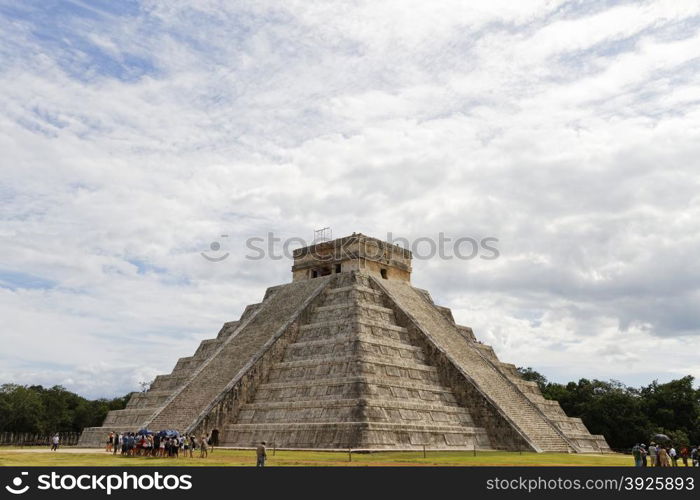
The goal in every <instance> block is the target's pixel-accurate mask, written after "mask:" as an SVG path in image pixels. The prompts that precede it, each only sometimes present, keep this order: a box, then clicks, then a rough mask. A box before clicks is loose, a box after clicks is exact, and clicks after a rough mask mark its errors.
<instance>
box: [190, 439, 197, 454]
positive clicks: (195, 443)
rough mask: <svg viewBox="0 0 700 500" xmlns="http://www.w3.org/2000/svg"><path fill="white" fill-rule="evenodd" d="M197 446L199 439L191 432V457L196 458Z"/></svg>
mask: <svg viewBox="0 0 700 500" xmlns="http://www.w3.org/2000/svg"><path fill="white" fill-rule="evenodd" d="M196 447H197V439H196V438H195V437H194V434H190V458H194V456H193V453H194V449H195V448H196Z"/></svg>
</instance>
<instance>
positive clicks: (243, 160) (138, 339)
mask: <svg viewBox="0 0 700 500" xmlns="http://www.w3.org/2000/svg"><path fill="white" fill-rule="evenodd" d="M80 5H81V4H79V3H66V4H64V5H63V6H62V7H59V8H57V9H58V10H56V11H53V12H48V11H47V10H46V9H47V8H46V7H44V6H42V5H40V4H39V5H32V4H23V5H21V6H14V7H11V8H10V7H8V8H6V9H4V11H3V12H4V16H5V17H6V18H7V20H8V21H9V22H7V23H5V25H4V26H5V27H4V28H3V32H2V39H1V41H0V62H2V66H1V67H2V70H1V71H0V85H2V90H3V92H2V93H1V94H0V111H1V113H0V130H1V131H2V133H0V148H1V149H2V151H3V159H2V160H0V169H1V172H2V178H1V179H0V200H1V201H2V208H3V210H2V214H1V215H0V251H1V254H2V262H1V263H0V278H2V276H3V275H2V273H3V272H4V273H5V274H7V273H8V272H11V273H13V274H12V276H10V277H9V278H8V277H5V278H2V279H0V284H3V288H0V312H1V315H2V318H3V326H2V338H3V340H4V341H5V343H7V344H8V345H12V351H11V352H12V354H11V355H7V354H6V355H5V357H4V358H3V363H2V365H3V369H2V372H0V378H1V379H2V380H11V381H15V382H26V383H32V382H41V383H45V384H50V383H52V381H56V382H62V383H65V384H67V385H68V386H70V387H71V388H74V389H76V390H80V391H81V392H83V393H85V394H89V395H113V394H118V393H123V392H125V391H127V390H134V389H138V386H137V382H138V381H139V380H141V379H143V378H145V377H149V376H150V375H151V374H153V373H156V372H163V371H168V370H169V369H170V368H171V367H172V366H173V365H174V363H175V361H176V359H177V357H179V356H186V355H189V354H191V353H192V352H193V351H194V348H195V347H196V344H197V342H198V341H199V340H200V339H202V338H206V337H212V336H214V335H215V334H216V332H217V331H218V328H219V326H220V325H221V323H223V322H224V321H229V320H232V319H236V318H237V316H238V315H239V314H240V312H242V309H243V307H244V306H245V304H247V303H251V302H257V301H259V300H260V299H261V298H262V295H263V293H264V289H265V287H266V286H270V285H274V284H278V283H281V282H285V281H288V280H289V266H290V262H289V261H287V260H265V261H247V260H245V258H244V255H245V254H246V253H247V250H246V249H245V247H244V244H243V242H244V240H245V239H246V238H247V237H250V236H265V235H266V234H267V233H268V232H270V231H272V232H275V233H276V234H278V235H279V236H281V237H291V236H302V237H306V238H307V239H308V238H310V236H311V230H312V229H313V228H314V227H321V226H325V225H331V226H333V229H334V234H335V235H336V236H338V235H343V234H349V233H351V232H353V231H361V232H364V233H367V234H373V235H376V236H379V237H383V236H384V235H386V234H387V233H388V232H391V233H393V234H394V235H396V236H405V237H408V238H410V239H415V238H417V237H419V236H424V235H432V236H437V232H439V231H443V232H445V233H446V234H448V235H451V236H453V237H459V236H463V235H469V236H477V237H478V236H488V235H491V236H496V237H498V238H499V239H500V243H499V248H500V250H501V258H500V259H498V260H496V261H482V260H478V259H477V260H475V261H471V262H468V263H465V262H463V261H459V260H432V261H429V262H428V261H421V260H418V261H416V262H415V265H414V270H415V271H414V281H415V283H416V284H417V285H418V286H421V287H423V288H427V289H429V290H431V292H432V293H433V295H434V296H435V297H436V298H437V299H438V300H439V302H441V303H443V304H444V305H448V306H451V307H453V308H454V310H455V316H456V317H457V318H458V319H459V320H460V322H462V323H465V324H471V325H472V326H474V327H475V329H476V332H477V335H478V336H480V337H481V338H483V339H484V340H485V341H487V342H492V343H493V344H494V345H495V347H496V348H497V350H498V352H499V353H500V354H501V355H502V357H503V358H504V359H505V360H507V361H512V362H514V363H516V364H518V365H530V366H533V367H535V368H536V369H539V370H540V371H543V372H544V373H545V374H547V375H550V376H551V377H553V378H557V379H559V380H568V378H573V377H579V376H587V377H589V378H593V377H597V378H607V377H616V378H619V379H621V380H623V381H628V382H630V383H644V382H647V381H649V380H651V379H652V378H655V377H658V378H660V379H668V378H670V377H675V376H679V375H682V374H685V373H692V374H694V375H696V376H700V371H699V370H698V363H697V361H696V360H695V359H693V354H692V353H693V352H694V350H697V349H696V346H697V340H696V339H698V338H699V337H698V334H700V315H699V313H698V312H697V303H698V299H699V298H700V291H699V290H698V283H700V281H698V278H700V269H699V268H698V264H697V263H696V260H697V259H696V258H695V256H696V255H697V254H698V253H699V252H700V231H698V228H697V224H695V223H694V222H695V221H696V220H697V218H698V216H699V215H700V213H699V210H700V197H699V196H698V195H697V192H698V185H699V184H700V170H698V168H697V158H698V157H700V146H698V144H700V141H699V140H698V139H700V137H699V136H700V127H699V126H698V123H700V120H698V117H699V115H700V113H699V110H698V105H699V103H700V99H698V92H697V88H698V83H700V81H699V80H700V77H699V76H698V75H699V72H698V67H699V63H698V59H697V57H696V55H695V53H696V51H695V50H694V49H695V47H696V46H697V45H698V44H699V43H700V40H698V37H699V33H700V29H699V28H700V25H699V24H698V22H697V14H698V12H697V11H698V4H697V3H696V2H661V1H659V2H642V3H639V2H632V3H627V4H622V5H620V4H617V5H613V6H610V7H606V6H604V5H603V4H590V5H585V4H580V3H578V2H549V1H543V2H538V3H536V4H533V3H532V2H528V3H524V2H505V1H504V2H498V3H494V2H490V3H489V4H488V6H486V4H484V6H481V7H479V8H475V7H473V6H472V5H469V4H466V3H464V2H441V3H439V4H434V3H432V4H431V3H426V2H415V3H414V4H412V5H411V6H408V5H407V4H406V3H405V2H357V3H354V4H348V3H346V2H337V3H328V2H323V3H314V2H305V1H304V2H296V3H285V4H279V3H276V2H275V3H264V2H255V3H254V4H237V3H231V2H221V1H211V2H196V3H194V4H193V3H192V2H156V1H149V2H144V3H142V4H140V5H138V6H136V7H133V6H131V5H127V4H124V5H123V6H122V7H120V8H119V9H124V11H123V12H122V11H118V9H117V8H115V7H113V6H103V7H102V9H98V8H97V7H94V6H91V7H90V8H88V9H86V8H85V6H83V7H80ZM109 9H111V10H109ZM56 20H58V21H60V22H56ZM222 234H227V235H228V236H227V237H225V238H224V237H222V236H221V235H222ZM213 240H219V241H221V243H222V244H223V246H224V248H223V250H226V251H230V252H231V253H232V255H231V257H230V258H229V259H227V260H226V261H225V262H224V263H222V264H221V265H213V264H210V263H208V262H206V261H205V260H204V259H202V258H201V256H199V252H201V251H203V250H206V249H207V247H208V245H209V243H210V242H211V241H213ZM32 280H33V281H32ZM13 283H14V284H13ZM139 343H141V344H142V345H143V346H144V347H145V349H146V350H148V351H149V352H152V353H154V354H155V355H154V356H152V357H151V356H149V359H148V362H147V363H146V364H144V363H143V361H142V360H141V359H140V358H139V357H138V356H135V357H133V358H132V357H131V356H130V355H131V354H132V353H133V351H134V346H135V345H139ZM137 350H139V349H137ZM655 357H656V358H662V359H665V360H669V361H666V362H664V363H656V364H651V363H649V362H648V360H649V359H650V358H655ZM106 358H110V359H115V360H116V359H121V363H122V365H119V369H116V368H115V365H114V364H112V363H111V362H110V361H106ZM123 367H125V368H126V370H123V369H122V368H123ZM124 371H126V372H127V375H124V374H123V372H124Z"/></svg>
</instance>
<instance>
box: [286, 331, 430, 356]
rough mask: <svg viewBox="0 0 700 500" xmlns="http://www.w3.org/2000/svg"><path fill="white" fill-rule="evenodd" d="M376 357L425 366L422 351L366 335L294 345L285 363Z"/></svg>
mask: <svg viewBox="0 0 700 500" xmlns="http://www.w3.org/2000/svg"><path fill="white" fill-rule="evenodd" d="M353 355H354V356H361V357H363V356H375V357H386V358H392V357H395V358H397V359H405V360H414V361H417V362H419V363H424V362H425V356H424V355H423V351H422V349H420V348H419V347H416V346H412V345H410V344H405V343H403V342H399V341H394V340H391V339H382V338H377V337H374V336H369V335H366V334H362V335H353V334H348V335H343V336H341V337H335V338H331V339H323V340H314V341H308V342H297V343H295V344H290V345H288V346H287V349H286V351H285V354H284V361H302V360H312V359H323V358H327V357H334V356H353Z"/></svg>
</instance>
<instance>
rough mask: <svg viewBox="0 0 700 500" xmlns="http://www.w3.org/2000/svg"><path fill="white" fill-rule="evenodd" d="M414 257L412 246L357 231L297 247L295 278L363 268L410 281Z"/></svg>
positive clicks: (375, 273) (293, 272) (384, 277)
mask: <svg viewBox="0 0 700 500" xmlns="http://www.w3.org/2000/svg"><path fill="white" fill-rule="evenodd" d="M411 258H412V255H411V251H410V250H407V249H405V248H402V247H400V246H398V245H394V244H391V243H388V242H386V241H382V240H379V239H377V238H371V237H369V236H366V235H364V234H361V233H353V234H352V235H350V236H345V237H344V238H338V239H335V240H331V241H324V242H320V243H316V244H313V245H309V246H307V247H303V248H299V249H297V250H295V251H294V265H293V266H292V281H303V280H309V279H314V278H318V277H320V276H328V275H330V274H336V273H342V272H348V271H361V272H364V273H367V274H371V275H374V276H376V277H378V278H383V279H388V280H399V281H406V282H410V281H411Z"/></svg>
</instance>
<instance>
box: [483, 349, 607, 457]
mask: <svg viewBox="0 0 700 500" xmlns="http://www.w3.org/2000/svg"><path fill="white" fill-rule="evenodd" d="M474 346H475V347H476V348H477V349H479V350H480V352H481V353H482V354H483V355H484V356H485V357H487V358H488V359H490V360H491V361H492V362H493V363H494V364H495V365H496V366H498V367H499V368H500V369H501V372H502V373H503V374H504V375H505V376H506V377H508V378H509V379H510V380H511V381H512V382H513V383H514V384H516V385H517V386H518V388H519V389H520V391H521V392H522V393H523V394H524V395H525V396H526V397H527V398H528V399H530V401H531V402H532V403H533V404H535V406H537V407H538V408H539V409H540V411H541V412H542V413H544V414H545V415H546V417H547V418H548V419H549V420H550V421H551V422H552V423H553V424H554V425H555V426H556V427H557V428H558V429H559V431H561V432H562V433H563V434H564V435H565V436H566V437H567V439H568V441H569V442H570V443H572V444H573V445H574V448H575V449H576V451H578V452H584V453H611V452H612V450H610V446H609V445H608V443H607V441H606V440H605V437H604V436H602V435H600V434H591V433H590V432H589V431H588V429H587V428H586V426H585V424H584V423H583V421H582V420H581V419H580V418H577V417H569V416H567V415H566V413H564V410H563V409H562V408H561V406H560V405H559V402H558V401H554V400H549V399H545V398H544V396H542V392H541V391H540V388H539V386H538V385H537V382H531V381H527V380H523V379H522V378H521V376H520V373H518V371H517V369H516V367H515V365H513V364H511V363H504V362H502V361H500V360H499V359H498V357H497V356H496V353H495V352H494V350H493V348H492V347H491V346H488V345H485V344H478V343H477V344H474Z"/></svg>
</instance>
